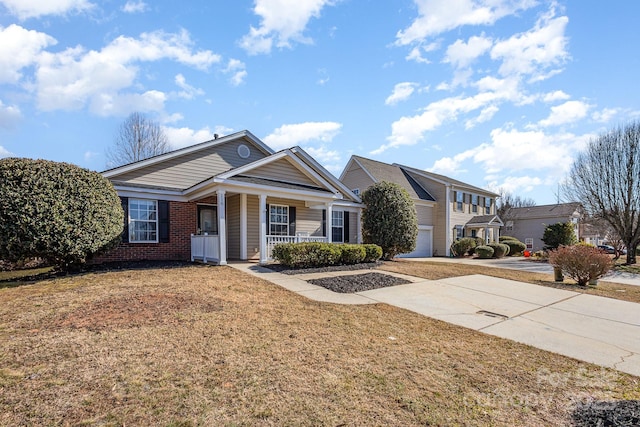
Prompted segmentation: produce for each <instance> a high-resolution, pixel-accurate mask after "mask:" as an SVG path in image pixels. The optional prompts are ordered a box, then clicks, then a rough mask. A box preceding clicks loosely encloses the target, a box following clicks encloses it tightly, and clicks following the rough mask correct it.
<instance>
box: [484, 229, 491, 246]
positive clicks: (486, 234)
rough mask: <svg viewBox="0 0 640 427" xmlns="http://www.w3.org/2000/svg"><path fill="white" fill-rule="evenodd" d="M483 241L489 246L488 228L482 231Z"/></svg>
mask: <svg viewBox="0 0 640 427" xmlns="http://www.w3.org/2000/svg"><path fill="white" fill-rule="evenodd" d="M484 241H485V242H486V243H487V244H489V243H491V241H490V240H489V227H486V228H485V229H484Z"/></svg>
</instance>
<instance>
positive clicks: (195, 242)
mask: <svg viewBox="0 0 640 427" xmlns="http://www.w3.org/2000/svg"><path fill="white" fill-rule="evenodd" d="M195 260H202V262H210V261H211V262H218V261H219V260H220V238H219V237H218V236H217V235H205V234H192V235H191V261H195Z"/></svg>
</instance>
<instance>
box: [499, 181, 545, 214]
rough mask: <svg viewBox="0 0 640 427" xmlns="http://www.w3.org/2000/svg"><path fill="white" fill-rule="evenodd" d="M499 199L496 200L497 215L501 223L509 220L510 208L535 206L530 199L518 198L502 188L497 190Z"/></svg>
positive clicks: (534, 202)
mask: <svg viewBox="0 0 640 427" xmlns="http://www.w3.org/2000/svg"><path fill="white" fill-rule="evenodd" d="M498 194H500V197H499V198H498V200H497V202H496V203H497V214H498V216H499V217H500V219H501V220H502V221H507V220H509V219H512V218H511V214H510V210H511V208H527V207H531V206H535V205H536V201H535V200H533V199H530V198H523V197H520V196H514V195H513V194H511V193H510V192H509V191H507V190H505V189H504V188H500V189H498Z"/></svg>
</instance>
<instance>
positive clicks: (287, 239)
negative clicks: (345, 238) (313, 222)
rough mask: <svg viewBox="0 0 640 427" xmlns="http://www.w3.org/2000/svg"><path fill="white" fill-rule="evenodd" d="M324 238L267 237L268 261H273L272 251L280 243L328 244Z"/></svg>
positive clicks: (302, 236)
mask: <svg viewBox="0 0 640 427" xmlns="http://www.w3.org/2000/svg"><path fill="white" fill-rule="evenodd" d="M326 241H327V238H326V237H323V236H304V235H298V236H267V259H271V258H272V257H271V251H272V250H273V247H274V246H275V245H277V244H278V243H300V242H326Z"/></svg>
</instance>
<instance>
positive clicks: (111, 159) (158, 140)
mask: <svg viewBox="0 0 640 427" xmlns="http://www.w3.org/2000/svg"><path fill="white" fill-rule="evenodd" d="M170 150H171V146H170V145H169V140H168V139H167V136H166V135H165V133H164V132H163V130H162V128H161V127H160V125H159V124H158V123H157V122H154V121H153V120H151V119H149V118H147V117H146V116H145V115H144V114H142V113H137V112H135V113H131V114H130V115H129V117H127V118H126V120H125V121H124V122H122V124H121V125H120V127H119V128H118V133H117V135H116V138H115V141H114V143H113V146H111V148H110V149H109V151H107V167H116V166H120V165H126V164H127V163H132V162H137V161H139V160H143V159H146V158H149V157H153V156H157V155H158V154H162V153H166V152H167V151H170Z"/></svg>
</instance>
